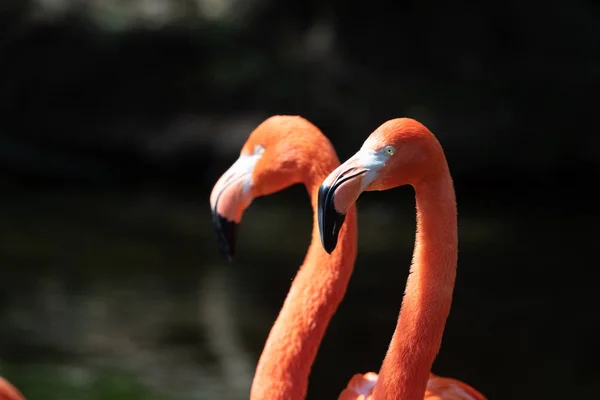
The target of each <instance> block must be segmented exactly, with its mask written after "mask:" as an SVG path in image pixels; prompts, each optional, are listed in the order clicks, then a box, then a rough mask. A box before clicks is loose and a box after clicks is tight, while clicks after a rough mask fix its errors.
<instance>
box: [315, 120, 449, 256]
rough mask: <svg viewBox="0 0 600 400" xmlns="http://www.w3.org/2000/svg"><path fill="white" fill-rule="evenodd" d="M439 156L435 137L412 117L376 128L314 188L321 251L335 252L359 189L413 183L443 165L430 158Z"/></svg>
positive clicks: (359, 192) (358, 194)
mask: <svg viewBox="0 0 600 400" xmlns="http://www.w3.org/2000/svg"><path fill="white" fill-rule="evenodd" d="M440 156H441V157H442V159H444V153H443V151H442V148H441V146H440V144H439V142H438V141H437V139H436V138H435V136H433V134H432V133H431V132H430V131H429V130H428V129H427V128H426V127H425V126H423V125H422V124H421V123H419V122H417V121H415V120H414V119H410V118H398V119H392V120H389V121H387V122H385V123H384V124H382V125H381V126H380V127H379V128H377V129H376V130H375V131H374V132H373V133H372V134H371V135H370V136H369V137H368V138H367V140H366V141H365V142H364V144H363V146H362V147H361V148H360V150H359V151H358V152H357V153H356V154H354V155H353V156H352V157H350V158H349V159H348V160H347V161H346V162H344V163H343V164H342V165H340V166H339V167H338V168H336V169H335V170H334V171H333V172H331V174H329V176H328V177H327V178H325V180H324V181H323V183H322V184H321V187H320V188H319V196H318V210H319V231H320V233H321V243H322V244H323V248H324V249H325V251H327V252H328V253H330V254H331V252H333V250H335V247H336V245H337V239H338V234H339V231H340V228H341V227H342V224H343V223H344V218H345V215H346V211H347V210H348V207H350V205H351V204H353V203H354V202H355V201H356V200H357V199H358V197H359V196H360V194H361V193H362V192H364V191H374V190H387V189H391V188H394V187H397V186H402V185H406V184H409V185H413V186H414V185H416V184H418V183H419V182H420V181H422V180H423V179H425V178H426V177H427V176H428V175H429V174H431V173H432V172H434V170H435V168H437V166H439V165H446V164H445V163H441V164H440V163H438V162H432V161H433V160H436V159H439V157H440ZM444 160H445V159H444Z"/></svg>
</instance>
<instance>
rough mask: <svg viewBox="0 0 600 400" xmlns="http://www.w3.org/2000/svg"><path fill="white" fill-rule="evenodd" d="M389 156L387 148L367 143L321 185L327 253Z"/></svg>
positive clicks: (323, 240)
mask: <svg viewBox="0 0 600 400" xmlns="http://www.w3.org/2000/svg"><path fill="white" fill-rule="evenodd" d="M387 159H388V156H386V155H385V153H384V152H383V150H377V151H375V150H371V149H370V148H368V147H365V146H363V148H361V149H360V150H359V151H358V152H357V153H356V154H355V155H353V156H352V157H350V158H349V159H348V160H347V161H346V162H345V163H343V164H342V165H340V166H339V167H337V168H336V169H335V170H334V171H333V172H332V173H331V174H329V176H328V177H327V178H325V180H324V181H323V183H322V184H321V187H320V188H319V196H318V207H317V208H318V211H319V231H320V233H321V244H322V245H323V248H324V249H325V251H326V252H327V253H329V254H331V253H332V252H333V250H335V247H336V245H337V241H338V236H339V233H340V229H341V228H342V225H343V224H344V220H345V219H346V211H347V210H348V208H350V206H351V205H352V204H354V203H355V202H356V200H357V199H358V196H360V194H361V193H362V192H363V191H364V190H365V189H367V188H368V186H369V184H370V183H371V182H373V180H375V178H376V177H377V173H378V172H379V170H380V169H381V168H382V167H383V166H384V165H385V164H386V162H387Z"/></svg>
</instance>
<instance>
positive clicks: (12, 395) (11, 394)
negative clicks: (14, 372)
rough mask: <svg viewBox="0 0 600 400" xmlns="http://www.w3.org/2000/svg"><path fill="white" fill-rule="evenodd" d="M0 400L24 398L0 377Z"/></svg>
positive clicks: (23, 399)
mask: <svg viewBox="0 0 600 400" xmlns="http://www.w3.org/2000/svg"><path fill="white" fill-rule="evenodd" d="M0 400H25V397H23V395H22V394H21V392H19V390H18V389H17V388H16V387H14V386H13V385H12V384H11V383H10V382H8V381H7V380H6V379H4V378H2V377H1V376H0Z"/></svg>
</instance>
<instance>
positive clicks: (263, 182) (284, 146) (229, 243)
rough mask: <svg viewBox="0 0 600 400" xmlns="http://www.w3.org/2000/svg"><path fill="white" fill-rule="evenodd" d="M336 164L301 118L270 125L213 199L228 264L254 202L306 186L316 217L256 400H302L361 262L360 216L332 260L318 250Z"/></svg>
mask: <svg viewBox="0 0 600 400" xmlns="http://www.w3.org/2000/svg"><path fill="white" fill-rule="evenodd" d="M339 164H340V162H339V159H338V157H337V155H336V153H335V150H334V148H333V146H332V145H331V143H330V142H329V140H328V139H327V138H326V137H325V136H324V135H323V134H322V133H321V132H320V131H319V129H318V128H317V127H315V126H314V125H313V124H311V123H310V122H308V121H307V120H305V119H303V118H300V117H296V116H276V117H271V118H269V119H267V120H266V121H265V122H263V123H262V124H261V125H259V126H258V127H257V128H256V129H255V130H254V131H253V132H252V133H251V134H250V137H249V138H248V140H247V141H246V143H245V144H244V147H243V148H242V151H241V153H240V157H239V158H238V160H237V161H236V162H235V163H234V164H233V165H232V166H231V167H230V168H229V170H228V171H227V172H225V173H224V174H223V176H221V178H220V179H219V180H218V182H217V183H216V184H215V186H214V188H213V191H212V193H211V196H210V204H211V209H212V213H213V223H214V226H215V228H216V231H217V234H218V237H219V245H220V249H221V251H222V252H223V253H224V255H225V256H226V257H228V258H231V257H232V256H233V254H234V251H235V236H236V231H237V226H238V224H239V223H240V222H241V219H242V214H243V212H244V210H245V209H246V208H247V207H248V206H249V205H250V203H251V202H252V200H253V199H254V198H256V197H259V196H265V195H269V194H271V193H275V192H277V191H279V190H282V189H285V188H286V187H288V186H290V185H293V184H295V183H303V184H304V185H305V186H306V189H307V191H308V193H309V195H310V199H311V204H312V207H313V210H314V226H313V232H312V241H311V244H310V246H309V248H308V252H307V254H306V258H305V260H304V263H303V265H302V266H301V267H300V270H299V271H298V273H297V275H296V278H295V279H294V281H293V283H292V286H291V288H290V291H289V294H288V296H287V298H286V300H285V302H284V304H283V307H282V309H281V312H280V314H279V316H278V318H277V320H276V321H275V324H274V325H273V328H272V329H271V332H270V334H269V337H268V339H267V342H266V344H265V347H264V350H263V353H262V355H261V357H260V360H259V362H258V366H257V369H256V374H255V376H254V381H253V383H252V389H251V393H250V397H251V398H252V399H256V400H259V399H260V400H264V399H269V400H277V399H282V400H283V399H286V400H290V399H292V400H293V399H303V398H305V396H306V391H307V386H308V377H309V374H310V369H311V366H312V364H313V362H314V359H315V357H316V354H317V350H318V348H319V344H320V342H321V340H322V338H323V335H324V333H325V330H326V328H327V324H328V323H329V320H330V319H331V317H332V316H333V314H334V313H335V311H336V309H337V307H338V304H339V303H340V301H341V300H342V298H343V297H344V294H345V291H346V287H347V285H348V281H349V279H350V275H351V274H352V268H353V266H354V261H355V259H356V242H357V235H356V230H357V226H356V211H355V208H354V207H353V206H350V207H349V208H348V209H347V213H346V224H345V225H344V227H343V228H341V229H340V230H339V242H340V249H338V251H336V252H333V253H331V254H328V253H326V252H325V251H324V250H323V247H322V246H321V244H320V242H319V238H318V236H319V228H318V223H317V211H316V210H317V196H318V191H319V185H320V184H321V182H322V181H323V179H324V178H325V177H326V176H327V175H328V174H329V172H331V171H332V170H333V169H334V168H335V167H337V166H338V165H339ZM337 233H338V232H336V235H337Z"/></svg>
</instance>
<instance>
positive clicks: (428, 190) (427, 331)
mask: <svg viewBox="0 0 600 400" xmlns="http://www.w3.org/2000/svg"><path fill="white" fill-rule="evenodd" d="M415 194H416V205H417V234H416V241H415V249H414V253H413V261H412V265H411V269H410V275H409V277H408V279H407V282H406V291H405V295H404V299H403V301H402V308H401V311H400V316H399V317H398V322H397V325H396V330H395V331H394V336H393V337H392V341H391V343H390V346H389V349H388V352H387V354H386V357H385V359H384V361H383V364H382V366H381V370H380V374H379V379H378V383H377V385H376V386H375V388H374V391H373V398H374V399H377V400H387V399H403V400H422V399H423V397H424V394H425V389H426V386H427V380H428V377H429V372H430V370H431V366H432V364H433V361H434V359H435V357H436V355H437V352H438V350H439V348H440V345H441V341H442V335H443V333H444V327H445V325H446V319H447V318H448V314H449V312H450V305H451V303H452V292H453V290H454V280H455V277H456V263H457V258H458V227H457V215H456V198H455V194H454V188H453V185H452V179H451V177H450V173H449V171H448V170H447V168H445V169H444V171H443V173H441V174H440V175H438V176H436V178H435V179H433V180H428V181H427V182H422V183H420V184H418V185H415Z"/></svg>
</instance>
